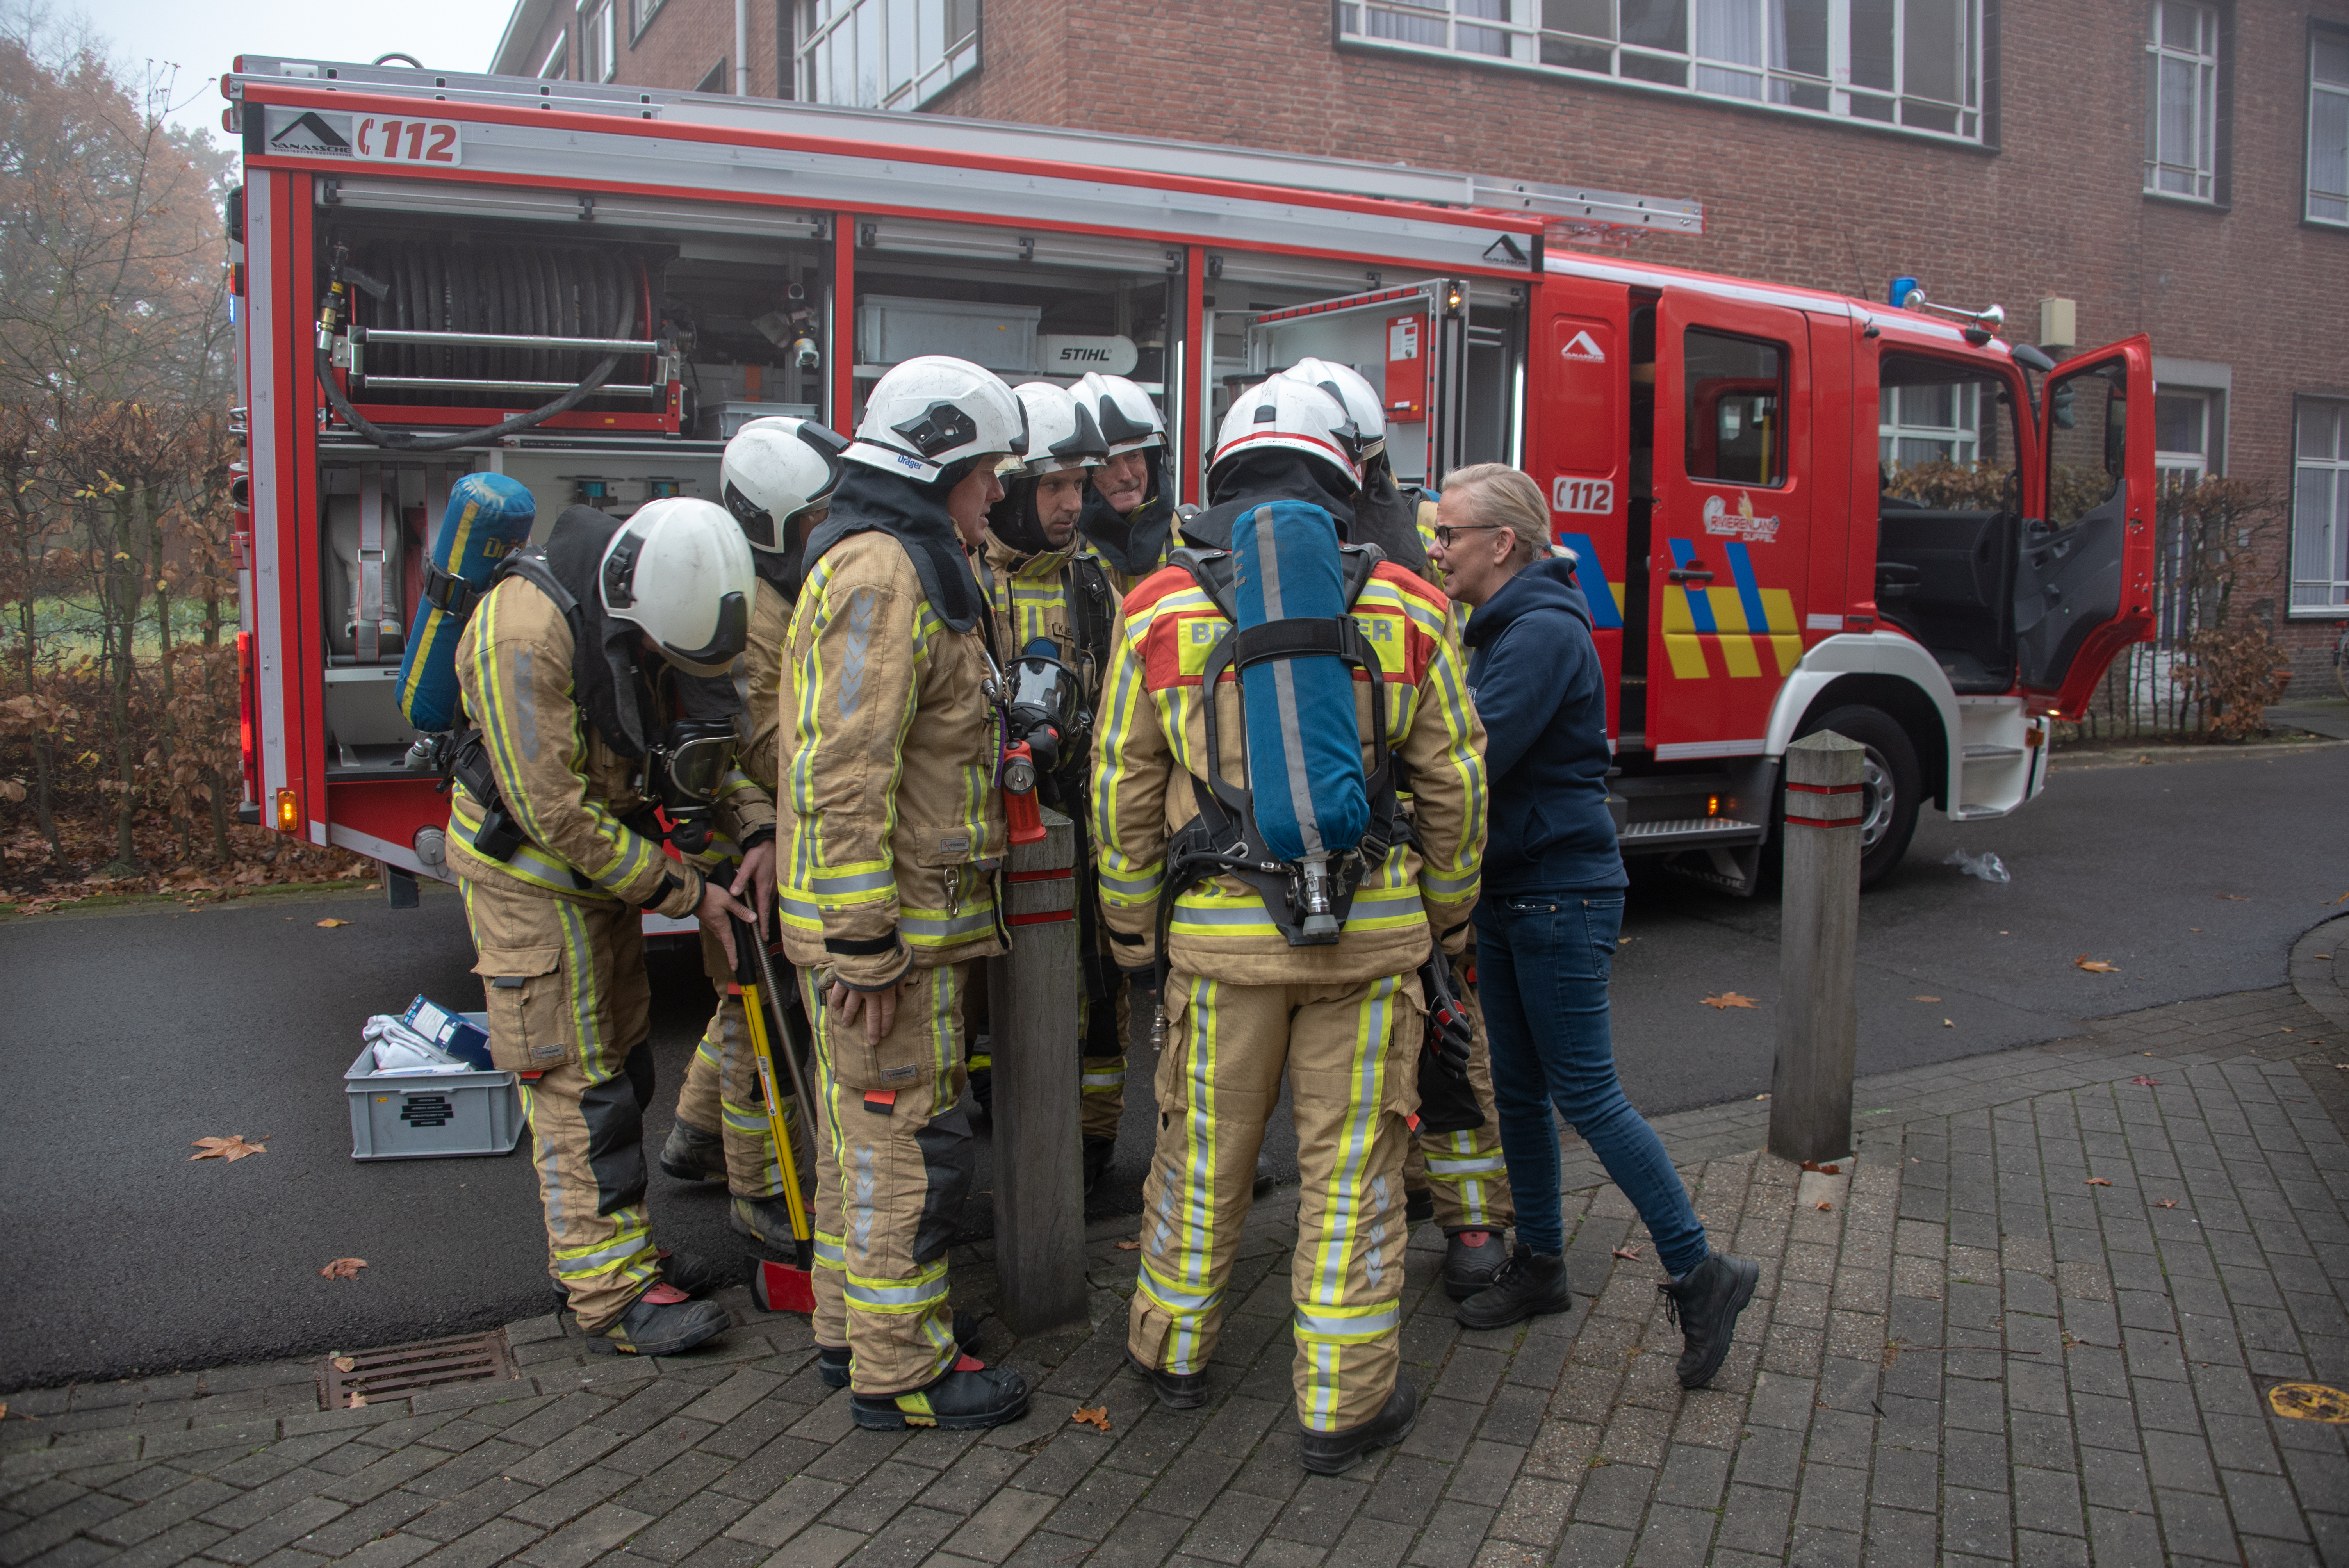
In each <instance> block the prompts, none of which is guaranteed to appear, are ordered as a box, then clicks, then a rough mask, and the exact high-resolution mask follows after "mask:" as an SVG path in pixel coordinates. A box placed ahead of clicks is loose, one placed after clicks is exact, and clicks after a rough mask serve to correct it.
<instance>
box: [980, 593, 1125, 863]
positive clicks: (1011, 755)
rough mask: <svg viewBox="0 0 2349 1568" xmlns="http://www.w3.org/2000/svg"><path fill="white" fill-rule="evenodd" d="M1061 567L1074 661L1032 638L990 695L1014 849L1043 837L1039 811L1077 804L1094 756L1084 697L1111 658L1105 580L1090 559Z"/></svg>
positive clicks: (999, 775) (1089, 715)
mask: <svg viewBox="0 0 2349 1568" xmlns="http://www.w3.org/2000/svg"><path fill="white" fill-rule="evenodd" d="M981 570H984V566H983V564H982V566H981ZM1064 570H1067V571H1069V572H1071V574H1072V575H1073V576H1074V578H1075V590H1074V592H1073V593H1071V594H1070V595H1069V621H1070V626H1069V632H1070V641H1071V643H1072V644H1073V645H1074V648H1073V650H1072V652H1073V656H1074V660H1075V662H1074V663H1073V664H1071V662H1070V661H1069V660H1067V659H1063V658H1061V656H1060V649H1059V647H1058V645H1055V644H1054V643H1053V642H1052V640H1051V639H1050V638H1049V637H1038V638H1036V639H1034V640H1033V641H1031V642H1030V643H1029V645H1028V646H1027V647H1026V648H1024V649H1023V650H1021V652H1020V654H1019V656H1018V657H1017V658H1015V659H1013V660H1012V661H1011V663H1010V665H1009V667H1008V668H1005V669H1002V670H999V672H998V673H997V676H996V678H995V679H994V681H993V682H992V683H991V689H990V690H989V692H988V698H989V700H990V701H992V702H993V703H994V704H995V709H996V716H997V719H998V722H999V732H1000V734H1001V736H1002V748H1001V753H1002V758H1001V762H1000V764H999V767H998V769H997V775H996V776H997V779H998V780H999V782H1000V783H1001V785H1002V787H1003V809H1004V816H1005V820H1006V822H1007V823H1008V824H1009V829H1010V837H1011V841H1012V842H1013V843H1015V844H1032V843H1034V842H1036V841H1038V840H1040V839H1041V838H1042V837H1043V836H1044V825H1043V819H1042V813H1041V811H1040V806H1044V805H1049V806H1051V807H1052V808H1054V809H1055V810H1066V809H1067V808H1068V807H1070V806H1072V805H1074V804H1075V800H1074V796H1075V793H1076V790H1077V789H1078V787H1079V784H1080V781H1081V777H1082V770H1083V768H1084V762H1085V758H1088V757H1089V756H1091V755H1092V733H1093V715H1092V703H1091V701H1090V694H1091V693H1092V690H1093V689H1094V687H1095V686H1096V683H1097V682H1098V680H1099V676H1100V672H1101V670H1102V666H1103V665H1104V664H1105V663H1106V662H1107V660H1108V657H1109V636H1110V615H1109V605H1110V586H1109V575H1108V573H1105V572H1104V571H1102V564H1101V562H1100V561H1099V560H1097V559H1095V558H1094V557H1093V556H1092V555H1090V554H1077V555H1072V556H1071V558H1070V560H1069V562H1068V563H1067V566H1066V567H1065V568H1064ZM1072 814H1073V813H1072Z"/></svg>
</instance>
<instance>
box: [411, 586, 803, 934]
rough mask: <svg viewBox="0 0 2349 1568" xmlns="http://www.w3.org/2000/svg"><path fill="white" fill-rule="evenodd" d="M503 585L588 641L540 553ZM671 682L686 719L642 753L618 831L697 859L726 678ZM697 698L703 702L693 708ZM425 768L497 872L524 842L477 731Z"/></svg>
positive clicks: (570, 599)
mask: <svg viewBox="0 0 2349 1568" xmlns="http://www.w3.org/2000/svg"><path fill="white" fill-rule="evenodd" d="M508 577H521V578H524V579H526V580H527V581H528V582H529V583H531V584H532V585H533V586H534V587H536V588H537V589H538V590H539V591H540V592H541V593H544V594H545V595H546V596H547V597H548V598H550V599H552V600H554V604H555V607H556V608H557V609H559V610H560V611H562V612H563V618H564V622H565V623H567V624H569V626H570V628H571V635H572V638H573V641H574V644H575V643H577V642H579V641H580V640H582V639H584V638H585V637H587V636H588V635H589V632H588V629H587V626H586V618H585V615H584V614H582V613H581V611H580V606H579V601H578V598H577V597H576V596H575V595H574V594H573V593H572V592H571V590H570V589H568V588H566V587H564V585H563V582H562V580H561V579H560V578H558V577H556V576H555V574H554V570H553V568H552V567H550V566H549V565H548V564H547V561H546V554H545V552H544V550H543V549H532V550H526V551H518V552H515V553H514V554H512V555H510V556H508V557H507V558H506V559H505V560H503V561H502V562H499V563H498V568H497V571H496V572H495V573H493V574H492V577H491V580H490V586H491V587H495V586H496V585H497V584H498V583H501V582H502V581H504V580H505V579H506V578H508ZM488 596H489V589H487V588H485V589H482V590H481V592H480V593H478V594H476V595H475V596H474V598H473V600H472V602H471V603H467V604H466V605H465V606H464V610H463V614H464V616H465V617H467V618H470V616H471V613H472V610H473V607H474V605H475V604H478V603H480V601H481V599H484V598H487V597H488ZM677 681H678V698H679V703H678V706H679V707H680V708H682V709H684V710H686V711H684V712H682V713H681V714H680V715H679V717H676V718H674V719H671V720H670V721H669V723H668V725H667V727H666V728H665V729H664V730H663V731H662V732H661V734H660V736H659V737H658V738H656V739H653V740H651V741H650V742H649V743H648V744H647V746H646V747H645V749H644V752H643V757H644V765H645V767H644V791H645V794H646V795H647V797H648V798H649V800H650V802H651V803H649V804H647V805H646V806H644V807H642V808H640V809H639V810H636V811H635V812H633V813H631V814H630V815H629V816H627V817H626V818H625V819H624V820H622V824H621V825H622V826H624V827H626V828H627V829H628V830H630V831H632V832H636V833H639V834H641V835H643V836H644V837H646V838H648V839H652V840H655V841H665V842H667V843H669V844H673V845H675V846H676V848H677V851H678V853H679V854H687V855H698V854H702V853H705V852H707V851H709V848H710V846H711V844H712V842H713V841H714V840H713V835H712V827H713V825H714V823H715V820H716V818H717V813H718V789H719V785H720V783H722V782H723V781H724V779H725V778H726V775H727V773H728V772H729V771H730V769H732V768H733V766H734V758H735V752H736V748H738V747H739V745H740V736H739V734H738V732H737V730H736V728H735V726H734V720H733V718H732V717H731V716H730V713H729V712H728V711H727V707H726V704H725V703H724V702H723V701H722V700H721V694H723V695H730V694H731V687H732V682H731V680H730V678H729V677H727V676H709V677H701V676H690V675H688V674H686V673H685V672H683V671H678V672H677ZM704 698H707V699H708V700H698V699H704ZM695 709H701V710H703V711H701V712H698V713H697V712H695V711H693V710H695ZM425 761H426V763H427V765H428V766H429V767H430V768H432V769H435V770H436V771H437V772H439V774H440V786H439V789H440V793H441V794H443V795H446V794H447V793H449V790H450V786H451V785H455V784H461V785H463V786H464V789H465V793H466V794H468V795H471V797H472V798H473V799H474V801H475V802H476V803H477V804H479V805H480V807H481V829H480V830H479V831H477V832H476V833H475V834H474V835H473V840H472V847H473V850H474V851H475V852H476V853H479V854H481V855H482V856H484V857H485V858H487V859H490V860H492V861H498V862H499V863H501V864H503V863H504V862H505V861H510V860H512V858H513V855H514V851H517V850H519V849H521V848H522V846H523V842H524V841H525V839H526V837H527V835H525V834H524V833H523V830H522V825H521V824H520V823H519V822H517V821H515V820H514V818H513V814H512V812H511V811H510V810H507V808H506V803H505V795H504V792H503V791H502V789H499V787H498V776H497V770H496V769H495V768H493V767H492V765H491V762H490V753H489V747H488V745H487V744H486V743H485V742H484V741H483V739H482V738H481V730H480V729H479V728H478V727H474V726H471V725H468V726H466V727H463V728H461V729H452V730H449V731H446V732H444V733H442V734H439V735H435V736H433V737H432V738H430V740H429V742H428V743H427V746H426V751H425ZM772 836H773V830H772V829H767V830H763V831H762V833H761V834H760V835H757V836H754V838H753V841H752V842H750V843H747V844H744V845H743V846H742V848H743V849H745V850H748V849H751V848H755V847H756V844H757V842H758V841H761V839H763V838H771V837H772ZM672 880H674V879H672ZM571 881H572V884H573V885H574V886H575V887H577V888H578V889H580V890H581V891H582V892H585V891H586V890H587V889H589V888H591V887H593V886H594V885H595V884H594V883H593V882H590V881H589V880H588V878H587V877H586V876H585V875H584V874H582V873H581V872H580V871H579V869H578V868H577V867H576V866H574V867H572V868H571Z"/></svg>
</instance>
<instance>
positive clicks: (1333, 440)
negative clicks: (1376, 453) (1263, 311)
mask: <svg viewBox="0 0 2349 1568" xmlns="http://www.w3.org/2000/svg"><path fill="white" fill-rule="evenodd" d="M1267 449H1286V450H1288V451H1295V452H1301V453H1303V454H1304V455H1305V456H1307V457H1309V458H1313V459H1319V461H1320V462H1321V463H1322V464H1323V466H1325V467H1326V468H1329V469H1331V470H1333V472H1332V477H1333V478H1337V477H1341V476H1342V478H1343V480H1344V484H1345V488H1346V489H1347V490H1355V489H1358V488H1359V487H1360V486H1361V482H1362V466H1361V433H1360V432H1359V431H1358V430H1357V429H1356V428H1355V427H1354V421H1353V419H1352V418H1350V417H1349V416H1348V414H1347V412H1346V407H1345V405H1344V404H1342V403H1340V401H1339V400H1338V399H1337V397H1334V396H1332V395H1331V394H1330V393H1329V392H1327V391H1325V390H1323V389H1322V388H1321V387H1317V386H1315V385H1313V384H1312V383H1310V382H1306V381H1290V380H1288V379H1286V378H1285V377H1278V376H1276V377H1273V378H1272V379H1270V380H1269V381H1261V382H1258V383H1257V385H1256V386H1254V387H1249V388H1247V390H1246V391H1244V392H1242V393H1241V394H1240V395H1239V396H1238V397H1235V398H1233V399H1232V408H1231V412H1230V413H1228V414H1226V415H1225V416H1224V428H1222V429H1221V430H1220V431H1218V432H1217V433H1216V459H1215V461H1214V462H1212V463H1210V464H1208V465H1207V493H1208V494H1209V495H1213V494H1215V492H1216V485H1217V483H1218V482H1219V481H1220V480H1221V479H1222V478H1223V476H1224V474H1225V472H1226V470H1228V469H1230V467H1231V465H1232V463H1233V462H1234V461H1235V460H1236V459H1239V458H1241V457H1244V456H1246V455H1247V454H1248V453H1250V452H1257V451H1264V450H1267Z"/></svg>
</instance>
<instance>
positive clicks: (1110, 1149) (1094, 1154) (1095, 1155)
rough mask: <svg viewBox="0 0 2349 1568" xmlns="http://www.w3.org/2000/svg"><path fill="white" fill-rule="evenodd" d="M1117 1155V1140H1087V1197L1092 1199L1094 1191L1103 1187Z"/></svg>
mask: <svg viewBox="0 0 2349 1568" xmlns="http://www.w3.org/2000/svg"><path fill="white" fill-rule="evenodd" d="M1116 1155H1117V1140H1116V1139H1114V1138H1088V1139H1086V1140H1085V1196H1086V1197H1088V1198H1090V1197H1092V1195H1093V1189H1094V1188H1096V1187H1098V1186H1100V1185H1101V1183H1102V1177H1104V1176H1106V1175H1108V1174H1109V1164H1110V1161H1112V1159H1114V1158H1115V1157H1116Z"/></svg>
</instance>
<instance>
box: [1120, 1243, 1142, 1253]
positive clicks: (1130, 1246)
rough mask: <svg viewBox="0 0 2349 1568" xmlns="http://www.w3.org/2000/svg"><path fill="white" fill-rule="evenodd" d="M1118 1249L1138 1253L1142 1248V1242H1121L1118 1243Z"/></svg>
mask: <svg viewBox="0 0 2349 1568" xmlns="http://www.w3.org/2000/svg"><path fill="white" fill-rule="evenodd" d="M1117 1250H1118V1251H1119V1252H1122V1253H1138V1252H1140V1251H1141V1250H1142V1243H1140V1242H1120V1243H1118V1244H1117Z"/></svg>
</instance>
